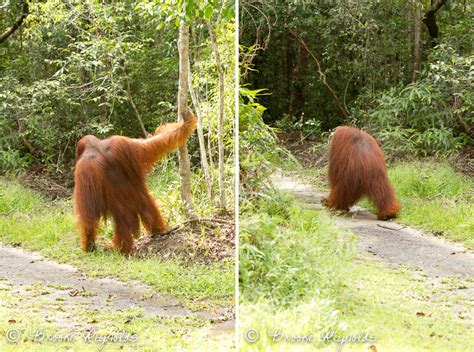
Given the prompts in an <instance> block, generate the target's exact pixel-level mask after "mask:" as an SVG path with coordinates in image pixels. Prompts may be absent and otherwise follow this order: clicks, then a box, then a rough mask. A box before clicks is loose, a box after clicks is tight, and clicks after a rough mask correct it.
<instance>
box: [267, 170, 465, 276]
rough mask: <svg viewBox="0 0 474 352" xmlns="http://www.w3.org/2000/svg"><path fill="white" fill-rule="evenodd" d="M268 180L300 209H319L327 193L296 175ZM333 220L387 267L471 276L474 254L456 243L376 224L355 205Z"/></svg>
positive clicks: (402, 226) (363, 210)
mask: <svg viewBox="0 0 474 352" xmlns="http://www.w3.org/2000/svg"><path fill="white" fill-rule="evenodd" d="M272 181H273V184H274V186H275V187H276V188H277V189H279V190H282V191H286V192H290V193H293V194H294V195H295V197H296V198H297V200H299V201H300V202H301V203H302V204H303V206H305V207H307V208H313V209H322V206H321V203H320V200H321V197H322V196H326V195H327V194H326V193H325V192H321V191H318V190H316V189H315V188H314V187H313V186H311V185H309V184H306V183H304V182H303V181H302V180H301V178H300V177H299V176H296V175H295V176H288V175H284V174H275V175H274V176H273V177H272ZM333 220H334V221H335V222H336V224H337V225H340V226H343V227H347V228H349V229H350V230H351V231H352V232H354V233H355V234H356V235H357V238H358V241H357V242H358V247H359V250H360V251H362V252H368V253H371V254H372V255H374V256H375V257H377V258H380V259H382V260H383V261H384V262H385V263H387V264H388V265H393V266H399V265H406V266H408V267H410V268H414V269H418V270H421V271H422V272H424V273H426V274H428V275H430V276H433V277H450V276H459V277H462V278H473V277H474V254H473V253H472V252H469V251H467V250H466V249H465V248H464V247H463V246H462V245H460V244H457V243H452V242H448V241H446V240H444V239H442V238H437V237H434V236H430V235H426V234H423V233H422V232H420V231H417V230H414V229H412V228H409V227H407V226H404V225H400V224H397V223H395V222H387V221H378V220H377V217H376V216H375V214H372V213H370V212H368V211H367V210H366V209H363V208H360V207H357V206H355V207H353V208H351V211H350V212H349V213H348V214H347V215H346V216H335V217H333Z"/></svg>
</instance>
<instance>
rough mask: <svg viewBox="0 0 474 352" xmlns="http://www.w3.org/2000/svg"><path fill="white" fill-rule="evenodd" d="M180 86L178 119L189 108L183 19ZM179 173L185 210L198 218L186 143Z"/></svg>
mask: <svg viewBox="0 0 474 352" xmlns="http://www.w3.org/2000/svg"><path fill="white" fill-rule="evenodd" d="M178 51H179V86H178V116H179V117H178V119H179V118H180V116H181V115H182V114H183V113H185V112H186V111H188V110H189V107H188V101H187V90H188V86H187V82H188V75H189V72H188V64H189V27H188V26H186V25H185V24H184V21H181V24H180V26H179V41H178ZM178 160H179V174H180V176H181V199H182V201H183V205H184V212H185V214H186V217H187V218H188V219H196V218H197V217H196V210H195V209H194V205H193V202H192V197H191V166H190V162H189V153H188V147H187V146H186V144H184V145H183V146H182V147H180V148H179V149H178Z"/></svg>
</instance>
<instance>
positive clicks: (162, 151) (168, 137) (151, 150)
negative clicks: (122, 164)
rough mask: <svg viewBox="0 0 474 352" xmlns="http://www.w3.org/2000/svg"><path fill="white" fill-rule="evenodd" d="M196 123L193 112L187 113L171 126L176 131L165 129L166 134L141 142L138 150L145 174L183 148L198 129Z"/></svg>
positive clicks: (162, 133)
mask: <svg viewBox="0 0 474 352" xmlns="http://www.w3.org/2000/svg"><path fill="white" fill-rule="evenodd" d="M196 123H197V120H196V116H194V114H193V113H192V112H191V111H187V112H185V113H184V114H182V119H181V121H180V122H179V123H177V124H176V123H173V124H171V125H173V127H174V129H171V130H166V129H165V128H164V130H165V132H161V133H159V134H158V135H156V136H154V137H151V138H148V139H145V140H140V143H139V145H138V148H139V151H140V157H141V161H142V163H143V164H144V167H145V172H149V171H150V170H151V169H152V167H153V165H154V164H155V163H156V162H157V161H158V160H160V159H161V158H163V157H165V156H166V155H167V154H169V153H171V152H172V151H173V150H175V149H177V148H179V147H180V146H182V145H183V144H184V143H185V142H186V139H187V138H188V137H189V136H190V135H191V134H192V133H193V132H194V130H195V129H196ZM165 126H166V125H165Z"/></svg>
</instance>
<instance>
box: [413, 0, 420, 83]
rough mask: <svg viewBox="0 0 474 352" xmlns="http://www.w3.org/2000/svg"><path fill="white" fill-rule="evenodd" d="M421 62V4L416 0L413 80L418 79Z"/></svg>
mask: <svg viewBox="0 0 474 352" xmlns="http://www.w3.org/2000/svg"><path fill="white" fill-rule="evenodd" d="M420 64H421V5H420V3H419V2H418V0H416V1H415V39H414V43H413V76H412V81H413V82H414V81H416V77H417V75H418V72H420Z"/></svg>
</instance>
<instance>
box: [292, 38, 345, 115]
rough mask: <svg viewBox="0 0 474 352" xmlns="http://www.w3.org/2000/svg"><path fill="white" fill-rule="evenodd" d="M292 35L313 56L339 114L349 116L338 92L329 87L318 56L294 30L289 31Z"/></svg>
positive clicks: (322, 80)
mask: <svg viewBox="0 0 474 352" xmlns="http://www.w3.org/2000/svg"><path fill="white" fill-rule="evenodd" d="M289 31H290V33H291V35H293V36H294V37H295V38H296V39H297V40H298V41H299V42H300V44H301V45H302V46H303V48H305V50H306V51H307V52H308V54H309V55H311V57H312V58H313V60H314V61H315V62H316V68H317V70H318V73H319V77H320V79H321V82H322V83H323V84H324V86H325V87H326V89H327V90H328V91H329V93H330V94H331V96H332V100H333V103H334V106H335V107H336V108H337V109H338V110H339V112H340V113H341V114H342V115H344V116H347V115H348V113H347V110H346V109H345V108H344V106H342V104H341V102H340V101H339V98H338V97H337V95H336V92H335V91H334V89H332V87H331V86H330V85H329V83H328V82H327V81H326V74H325V73H324V72H323V71H322V70H321V64H320V63H319V60H318V59H317V58H316V56H315V55H314V54H313V53H312V52H311V50H309V48H308V46H307V45H306V43H305V41H304V40H303V38H301V37H300V36H299V35H298V33H296V32H295V31H293V30H292V29H290V30H289Z"/></svg>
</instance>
